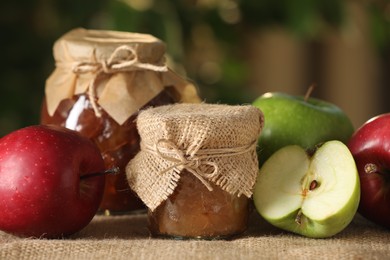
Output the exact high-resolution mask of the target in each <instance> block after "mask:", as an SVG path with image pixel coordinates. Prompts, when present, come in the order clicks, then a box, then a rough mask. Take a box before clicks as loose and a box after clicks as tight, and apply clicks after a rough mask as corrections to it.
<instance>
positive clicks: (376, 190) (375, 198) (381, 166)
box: [348, 113, 390, 228]
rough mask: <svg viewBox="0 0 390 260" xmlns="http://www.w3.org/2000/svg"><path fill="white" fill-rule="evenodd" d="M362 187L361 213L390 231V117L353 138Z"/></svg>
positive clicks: (369, 123) (351, 143) (371, 122)
mask: <svg viewBox="0 0 390 260" xmlns="http://www.w3.org/2000/svg"><path fill="white" fill-rule="evenodd" d="M348 147H349V149H350V150H351V153H352V155H353V156H354V158H355V161H356V165H357V168H358V171H359V177H360V183H361V200H360V205H359V209H358V211H359V213H360V214H361V215H362V216H364V217H365V218H367V219H369V220H371V221H373V222H374V223H376V224H379V225H382V226H384V227H387V228H390V113H387V114H382V115H379V116H376V117H374V118H372V119H370V120H369V121H367V122H366V123H364V124H363V125H362V126H361V127H360V128H359V129H357V130H356V132H355V133H354V135H353V136H352V137H351V139H350V141H349V143H348Z"/></svg>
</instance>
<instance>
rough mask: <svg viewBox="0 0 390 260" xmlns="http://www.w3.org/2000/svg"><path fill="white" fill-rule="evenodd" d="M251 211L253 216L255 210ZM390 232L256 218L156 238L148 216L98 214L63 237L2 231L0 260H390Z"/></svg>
mask: <svg viewBox="0 0 390 260" xmlns="http://www.w3.org/2000/svg"><path fill="white" fill-rule="evenodd" d="M254 213H255V212H254ZM389 241H390V232H389V230H386V229H385V228H381V227H379V226H376V225H374V224H372V223H369V222H368V221H366V220H364V219H362V218H361V217H357V218H355V219H354V221H353V222H352V223H351V224H350V225H349V226H348V227H347V228H346V229H345V230H343V231H342V232H341V233H339V234H337V235H336V236H335V237H332V238H327V239H311V238H305V237H302V236H298V235H295V234H291V233H287V232H283V231H282V230H279V229H276V228H274V227H272V226H270V225H269V224H267V223H266V222H265V221H264V220H262V219H259V216H258V214H257V213H256V214H253V216H252V217H251V219H250V220H249V229H248V231H247V232H246V233H245V234H244V235H243V236H241V237H239V238H236V239H234V240H231V241H223V240H222V241H221V240H217V241H199V240H184V241H178V240H169V239H156V238H151V237H150V236H149V232H148V229H147V216H146V214H145V215H130V216H110V217H107V216H96V217H95V218H94V219H93V220H92V222H91V223H90V224H89V225H88V226H87V227H86V228H85V229H83V230H82V231H80V232H79V233H77V234H75V235H73V236H72V237H70V238H67V239H55V240H47V239H23V238H17V237H13V236H11V235H7V234H5V233H2V232H0V259H4V260H30V259H31V260H57V259H58V260H92V259H93V260H96V259H99V260H100V259H102V260H108V259H110V260H111V259H112V260H121V259H135V260H156V259H158V260H161V259H163V260H165V259H167V260H176V259H177V260H187V259H188V260H193V259H199V260H200V259H201V260H207V259H215V260H218V259H223V260H238V259H250V260H252V259H253V260H259V259H266V260H269V259H287V260H293V259H299V260H303V259H308V260H313V259H316V260H319V259H321V260H322V259H329V260H335V259H337V260H339V259H341V260H344V259H346V260H354V259H364V260H366V259H377V260H382V259H389V256H390V244H389Z"/></svg>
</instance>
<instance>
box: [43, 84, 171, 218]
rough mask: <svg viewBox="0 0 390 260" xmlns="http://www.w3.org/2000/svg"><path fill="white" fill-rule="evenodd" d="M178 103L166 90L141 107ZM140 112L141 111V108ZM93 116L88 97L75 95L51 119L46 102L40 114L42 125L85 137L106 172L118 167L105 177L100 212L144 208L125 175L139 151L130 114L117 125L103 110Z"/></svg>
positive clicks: (136, 135) (135, 129)
mask: <svg viewBox="0 0 390 260" xmlns="http://www.w3.org/2000/svg"><path fill="white" fill-rule="evenodd" d="M177 101H178V97H177V93H175V91H174V90H173V88H170V87H167V88H165V89H164V90H163V91H162V92H160V94H158V95H157V96H156V97H154V98H153V99H152V100H150V101H149V102H148V103H147V104H146V105H145V106H144V107H143V108H145V107H152V106H160V105H166V104H172V103H175V102H177ZM141 109H142V108H141ZM99 110H100V112H101V114H102V115H101V116H100V117H99V116H96V114H95V111H94V109H93V107H92V104H91V102H90V100H89V97H88V95H86V94H81V95H76V96H74V97H73V98H72V99H65V100H62V101H61V103H60V104H59V106H58V108H57V110H56V111H55V113H54V115H53V116H50V115H49V114H48V112H47V106H46V100H44V101H43V105H42V111H41V123H42V124H54V125H59V126H63V127H66V128H69V129H73V130H76V131H78V132H79V133H81V134H82V135H83V136H86V137H88V138H89V139H91V140H92V141H94V142H95V143H96V145H97V146H98V147H99V149H100V151H101V153H102V156H103V158H104V161H105V166H106V168H107V169H110V168H113V167H116V166H117V167H119V168H120V172H119V174H117V175H107V176H106V185H105V191H104V195H103V200H102V202H101V205H100V211H101V212H104V213H105V214H116V213H128V212H131V211H135V210H141V209H145V206H144V204H143V203H142V201H141V200H140V199H139V198H138V197H137V196H136V195H135V193H133V192H132V191H131V190H130V187H129V185H128V183H127V179H126V175H125V167H126V164H127V163H128V162H129V161H130V160H131V159H132V158H133V157H134V156H135V155H136V154H137V152H138V151H139V149H140V148H139V142H140V137H139V135H138V132H137V128H136V124H135V122H134V120H135V118H136V116H137V114H134V115H132V116H131V117H130V118H129V119H128V120H127V121H126V122H125V123H124V124H122V125H119V124H118V123H117V122H115V120H113V119H112V118H111V117H110V116H109V115H108V114H107V113H106V112H105V111H104V110H103V109H101V108H99Z"/></svg>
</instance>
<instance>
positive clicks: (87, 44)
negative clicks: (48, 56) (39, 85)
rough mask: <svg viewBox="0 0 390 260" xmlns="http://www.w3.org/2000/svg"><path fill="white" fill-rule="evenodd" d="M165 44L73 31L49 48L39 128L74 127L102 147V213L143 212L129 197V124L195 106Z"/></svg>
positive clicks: (134, 147)
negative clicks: (161, 110)
mask: <svg viewBox="0 0 390 260" xmlns="http://www.w3.org/2000/svg"><path fill="white" fill-rule="evenodd" d="M164 53H165V46H164V44H163V43H162V42H161V41H160V40H158V39H156V38H154V37H152V36H150V35H143V34H133V33H126V32H114V31H96V30H84V29H75V30H72V31H71V32H69V33H67V34H65V35H64V36H63V37H61V38H60V39H59V40H58V41H57V42H56V43H55V45H54V57H55V60H56V69H55V71H54V72H53V73H52V75H51V76H50V77H49V78H48V80H47V82H46V89H45V91H46V95H45V98H44V100H43V104H42V111H41V123H42V124H54V125H59V126H63V127H66V128H69V129H73V130H76V131H78V132H79V133H81V134H82V135H84V136H86V137H88V138H90V139H91V140H93V141H94V142H95V144H96V145H97V146H98V148H99V149H100V151H101V153H102V156H103V158H104V161H105V165H106V168H107V169H110V168H113V167H119V169H120V171H119V174H117V175H107V176H106V185H105V192H104V195H103V200H102V203H101V205H100V211H102V212H105V213H106V214H113V213H114V214H115V213H124V212H131V211H135V210H139V209H144V208H145V207H144V204H143V203H142V201H141V200H140V199H139V198H138V197H137V196H136V195H135V194H134V192H132V191H131V189H130V187H129V185H128V183H127V179H126V175H125V166H126V164H127V163H128V162H129V161H130V160H131V159H132V158H133V157H134V156H135V155H136V154H137V152H138V151H139V147H140V144H139V143H140V138H139V135H138V132H137V127H136V124H135V119H136V117H137V114H138V112H139V111H140V110H142V109H144V108H148V107H155V106H161V105H166V104H172V103H176V102H198V101H199V100H198V97H197V95H196V91H195V88H194V86H193V85H191V84H189V83H188V82H186V81H185V80H183V79H181V78H180V77H178V76H177V75H176V74H174V73H173V72H172V71H171V70H169V69H168V68H167V67H166V65H165V63H164Z"/></svg>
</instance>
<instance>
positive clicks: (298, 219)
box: [295, 209, 303, 225]
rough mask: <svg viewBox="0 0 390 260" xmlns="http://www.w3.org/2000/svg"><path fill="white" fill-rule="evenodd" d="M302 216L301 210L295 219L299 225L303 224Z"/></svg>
mask: <svg viewBox="0 0 390 260" xmlns="http://www.w3.org/2000/svg"><path fill="white" fill-rule="evenodd" d="M302 215H303V214H302V209H300V210H299V211H298V213H297V216H296V217H295V223H297V224H298V225H301V224H302Z"/></svg>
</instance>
